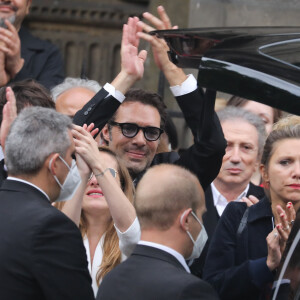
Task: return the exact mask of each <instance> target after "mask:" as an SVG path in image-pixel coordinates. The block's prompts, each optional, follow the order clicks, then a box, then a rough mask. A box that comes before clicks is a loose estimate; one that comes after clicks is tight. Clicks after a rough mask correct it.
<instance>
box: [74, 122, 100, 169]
mask: <svg viewBox="0 0 300 300" xmlns="http://www.w3.org/2000/svg"><path fill="white" fill-rule="evenodd" d="M87 128H88V127H87V126H86V125H85V128H84V127H80V126H77V125H73V129H72V135H73V138H74V143H75V151H76V153H77V154H79V155H80V156H81V157H82V158H83V160H84V161H85V162H86V163H87V165H88V166H89V167H90V169H93V167H94V165H95V164H96V163H97V160H98V159H99V149H98V145H97V142H96V141H95V140H94V138H93V136H92V135H91V133H90V132H89V130H90V126H89V130H87Z"/></svg>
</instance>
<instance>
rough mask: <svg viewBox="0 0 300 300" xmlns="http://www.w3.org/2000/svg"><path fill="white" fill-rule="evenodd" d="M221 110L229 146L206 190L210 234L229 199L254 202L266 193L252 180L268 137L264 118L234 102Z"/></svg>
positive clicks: (221, 118) (206, 224)
mask: <svg viewBox="0 0 300 300" xmlns="http://www.w3.org/2000/svg"><path fill="white" fill-rule="evenodd" d="M217 114H218V117H219V120H220V122H221V126H222V129H223V132H224V136H225V139H226V140H227V148H226V153H225V155H224V157H223V161H222V166H221V169H220V172H219V174H218V176H217V177H216V179H215V180H214V181H213V183H212V184H211V185H210V187H209V188H208V189H207V190H206V191H205V197H206V206H207V213H206V214H205V216H204V218H203V220H204V224H205V226H207V228H208V235H209V236H211V235H212V233H213V231H214V229H215V226H216V224H217V221H218V220H219V217H220V216H221V214H222V213H223V211H224V209H225V207H226V205H227V204H228V202H230V201H235V200H245V201H247V202H248V204H249V203H250V204H251V203H252V202H251V201H253V202H256V200H255V199H254V198H252V197H251V196H255V197H256V198H258V199H260V198H262V197H263V196H264V192H263V189H262V188H261V187H258V186H255V185H254V184H252V183H251V182H250V179H251V176H252V174H253V173H254V172H255V171H256V169H257V167H258V165H259V162H260V158H261V154H262V150H263V146H264V142H265V138H266V131H265V126H264V123H263V121H262V119H261V118H260V117H259V116H257V115H255V114H253V113H251V112H249V111H247V110H244V109H242V108H238V107H231V106H229V107H226V108H225V109H223V110H220V111H219V112H218V113H217ZM250 195H251V196H250ZM249 196H250V198H249ZM245 197H246V198H245ZM249 199H250V200H249Z"/></svg>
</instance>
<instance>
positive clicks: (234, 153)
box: [229, 146, 241, 163]
mask: <svg viewBox="0 0 300 300" xmlns="http://www.w3.org/2000/svg"><path fill="white" fill-rule="evenodd" d="M229 154H230V158H229V159H230V161H231V162H232V163H239V162H241V153H240V148H239V147H238V146H234V147H232V149H231V150H230V153H229Z"/></svg>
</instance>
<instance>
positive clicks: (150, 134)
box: [109, 121, 164, 142]
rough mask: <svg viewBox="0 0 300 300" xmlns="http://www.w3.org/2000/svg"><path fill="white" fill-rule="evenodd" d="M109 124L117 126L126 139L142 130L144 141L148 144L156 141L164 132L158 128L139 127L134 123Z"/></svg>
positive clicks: (111, 122) (112, 122)
mask: <svg viewBox="0 0 300 300" xmlns="http://www.w3.org/2000/svg"><path fill="white" fill-rule="evenodd" d="M109 124H110V125H112V126H119V127H120V128H121V131H122V134H123V135H124V136H125V137H127V138H133V137H135V136H136V135H137V134H138V132H139V131H140V130H141V129H142V130H143V133H144V137H145V139H146V140H147V141H150V142H153V141H156V140H158V139H159V137H160V136H161V134H162V133H163V132H164V131H163V130H162V129H161V128H158V127H152V126H146V127H141V126H138V125H137V124H134V123H118V122H114V121H110V122H109Z"/></svg>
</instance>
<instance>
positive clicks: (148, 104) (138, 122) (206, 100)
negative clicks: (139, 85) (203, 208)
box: [74, 11, 226, 189]
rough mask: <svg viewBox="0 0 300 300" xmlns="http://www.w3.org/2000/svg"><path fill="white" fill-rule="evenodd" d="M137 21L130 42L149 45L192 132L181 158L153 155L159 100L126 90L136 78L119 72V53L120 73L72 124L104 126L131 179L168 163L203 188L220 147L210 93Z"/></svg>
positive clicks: (215, 168)
mask: <svg viewBox="0 0 300 300" xmlns="http://www.w3.org/2000/svg"><path fill="white" fill-rule="evenodd" d="M163 16H166V14H165V12H164V11H163ZM153 17H154V16H153ZM162 19H163V17H162ZM155 20H156V19H155ZM157 20H158V21H160V20H159V19H157ZM137 21H138V20H136V19H133V21H132V32H133V33H131V34H132V36H135V39H136V40H137V42H136V45H138V40H139V37H141V38H143V39H145V40H147V41H149V42H150V43H151V45H152V49H153V51H154V52H155V57H156V58H157V63H158V65H159V67H160V68H161V70H162V71H163V73H164V75H165V77H166V79H167V80H168V82H169V84H170V86H171V90H172V92H173V94H174V96H175V98H176V101H177V104H178V105H179V107H180V108H181V110H182V112H183V115H184V117H185V120H186V122H187V124H188V126H189V127H190V129H191V131H192V133H193V136H194V144H193V145H192V146H191V147H190V148H189V149H188V150H186V151H185V152H184V153H183V155H181V157H179V156H178V154H177V153H175V152H167V153H159V154H156V152H157V149H158V144H159V141H160V134H161V133H162V129H163V128H164V125H165V118H166V117H165V108H164V104H163V103H162V101H161V99H160V97H159V96H158V95H157V94H155V93H149V92H146V91H143V90H130V91H128V90H129V88H130V87H131V86H132V85H133V84H134V83H135V81H136V78H134V77H133V76H132V72H131V73H128V72H124V71H123V70H124V66H126V65H127V64H128V59H125V57H124V53H123V51H121V56H122V58H121V60H122V68H121V72H120V74H119V75H118V76H117V78H116V79H115V80H114V81H113V82H112V83H111V84H110V85H108V84H106V85H105V86H104V88H103V89H101V90H100V91H99V92H98V93H97V94H96V95H95V97H94V98H92V100H90V101H89V102H88V103H87V104H86V105H85V106H84V107H83V109H82V110H80V111H78V112H77V113H76V115H75V116H74V123H75V124H77V125H83V124H84V123H87V124H90V123H94V124H95V126H96V127H98V128H99V129H100V130H101V129H102V128H103V127H104V128H103V130H102V133H103V137H104V139H105V140H106V141H107V143H108V146H109V147H110V148H111V149H112V150H113V151H115V153H116V154H117V156H118V157H119V158H121V159H122V160H123V161H124V162H125V164H126V166H127V168H128V170H129V172H130V175H131V177H132V178H133V180H134V183H137V182H138V181H139V180H140V178H141V177H142V175H143V174H144V173H145V171H146V170H147V168H149V167H150V166H152V165H156V164H160V163H165V162H168V163H176V164H178V165H181V166H184V167H185V168H187V169H189V170H191V171H192V172H194V173H195V174H196V175H197V177H198V178H199V180H200V182H201V185H202V187H203V188H204V189H206V188H207V187H208V186H209V184H210V183H211V182H212V181H213V180H214V179H215V177H216V176H217V174H218V173H219V170H220V166H221V163H222V157H223V155H224V153H225V147H226V141H225V139H224V136H223V132H222V129H221V125H220V122H219V120H218V117H217V116H216V114H215V112H214V103H215V92H213V91H210V90H208V91H207V92H206V93H203V91H202V89H201V88H199V87H197V82H196V80H195V78H194V77H193V76H192V75H189V76H187V75H186V74H185V73H184V72H183V70H182V69H180V68H178V67H177V66H176V65H174V64H173V63H172V62H171V61H170V60H169V58H168V55H167V50H168V47H167V46H166V44H165V42H164V41H163V40H162V39H158V38H156V37H154V36H150V35H148V34H145V33H141V32H139V31H140V29H139V27H138V26H139V24H140V26H143V25H142V24H143V23H142V24H141V23H140V22H137ZM154 22H155V21H154ZM150 28H151V27H150ZM148 31H149V29H148ZM122 49H123V47H122ZM135 52H137V49H135ZM120 92H121V93H122V94H121V93H120ZM124 94H125V96H124ZM124 99H125V100H124Z"/></svg>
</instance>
